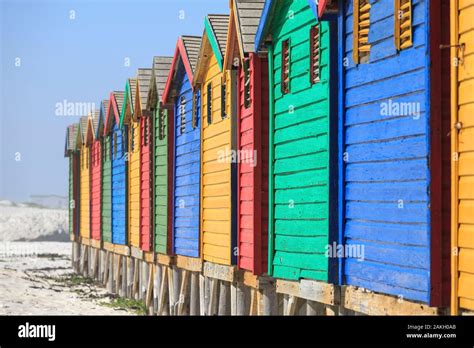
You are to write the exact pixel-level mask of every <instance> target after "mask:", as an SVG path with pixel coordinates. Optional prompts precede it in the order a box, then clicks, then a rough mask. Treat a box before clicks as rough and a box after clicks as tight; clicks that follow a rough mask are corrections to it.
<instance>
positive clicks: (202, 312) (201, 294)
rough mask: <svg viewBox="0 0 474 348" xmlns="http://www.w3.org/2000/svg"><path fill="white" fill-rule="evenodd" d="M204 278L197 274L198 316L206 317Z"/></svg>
mask: <svg viewBox="0 0 474 348" xmlns="http://www.w3.org/2000/svg"><path fill="white" fill-rule="evenodd" d="M206 304H207V303H206V278H205V277H204V276H203V275H202V274H199V314H200V315H203V316H204V315H206V309H207V306H206Z"/></svg>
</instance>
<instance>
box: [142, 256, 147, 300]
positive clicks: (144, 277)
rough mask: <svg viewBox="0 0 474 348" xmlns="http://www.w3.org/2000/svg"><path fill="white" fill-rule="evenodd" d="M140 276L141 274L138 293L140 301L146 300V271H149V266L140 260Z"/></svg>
mask: <svg viewBox="0 0 474 348" xmlns="http://www.w3.org/2000/svg"><path fill="white" fill-rule="evenodd" d="M141 263H142V270H143V272H142V276H141V293H140V299H141V300H142V301H146V290H147V285H148V273H149V267H148V263H147V262H145V261H142V262H141Z"/></svg>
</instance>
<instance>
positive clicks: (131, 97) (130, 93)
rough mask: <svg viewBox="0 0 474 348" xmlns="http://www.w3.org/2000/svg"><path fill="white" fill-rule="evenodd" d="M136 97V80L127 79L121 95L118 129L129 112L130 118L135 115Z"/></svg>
mask: <svg viewBox="0 0 474 348" xmlns="http://www.w3.org/2000/svg"><path fill="white" fill-rule="evenodd" d="M136 95H137V79H135V78H128V79H127V80H126V82H125V92H124V94H123V105H122V108H121V111H120V128H122V125H123V123H124V121H125V116H126V115H125V114H126V113H127V110H130V111H129V112H130V115H131V116H130V117H133V115H134V114H135V100H136ZM127 121H128V120H127Z"/></svg>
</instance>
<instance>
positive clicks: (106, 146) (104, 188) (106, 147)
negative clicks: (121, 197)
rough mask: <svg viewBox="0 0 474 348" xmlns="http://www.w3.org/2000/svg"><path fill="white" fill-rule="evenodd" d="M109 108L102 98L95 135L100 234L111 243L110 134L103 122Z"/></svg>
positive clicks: (107, 101) (107, 102)
mask: <svg viewBox="0 0 474 348" xmlns="http://www.w3.org/2000/svg"><path fill="white" fill-rule="evenodd" d="M108 108H109V100H103V101H102V103H101V105H100V115H99V124H98V127H97V130H96V134H97V136H99V137H101V138H102V156H101V158H102V165H101V170H102V172H101V179H102V183H101V221H100V222H101V224H100V225H101V236H102V240H103V241H104V242H107V243H112V150H111V140H110V139H111V135H110V133H107V134H104V128H105V126H104V124H105V118H106V115H107V110H108Z"/></svg>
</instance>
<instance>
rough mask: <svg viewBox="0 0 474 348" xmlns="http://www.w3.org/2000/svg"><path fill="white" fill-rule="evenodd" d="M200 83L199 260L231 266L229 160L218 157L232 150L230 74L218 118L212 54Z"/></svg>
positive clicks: (216, 78)
mask: <svg viewBox="0 0 474 348" xmlns="http://www.w3.org/2000/svg"><path fill="white" fill-rule="evenodd" d="M205 71H206V73H205V76H204V79H203V81H204V83H203V85H202V86H201V96H202V99H201V104H202V107H201V110H202V111H201V112H202V115H203V117H202V130H201V131H202V134H201V139H202V142H201V146H202V148H201V156H202V157H201V168H202V173H201V176H202V179H201V195H202V197H201V199H202V202H201V212H202V214H201V216H202V219H201V224H202V227H201V231H202V232H201V233H202V234H201V235H202V240H201V244H202V254H203V259H204V260H206V261H210V262H215V263H221V264H227V265H228V264H231V263H232V253H233V250H231V248H232V216H231V208H232V207H231V198H232V188H231V163H230V158H221V160H220V161H219V158H218V157H219V155H221V154H225V153H227V154H229V156H230V152H231V150H232V134H231V109H230V105H229V103H230V92H231V88H230V87H231V82H230V80H231V79H230V76H231V74H230V72H228V71H227V72H225V74H227V81H228V82H227V88H226V92H227V94H228V95H227V99H226V108H227V117H226V118H224V119H222V117H221V79H222V73H221V72H220V69H219V65H218V63H217V60H216V58H215V56H214V55H211V57H210V58H209V62H208V66H207V69H205ZM209 83H212V96H211V100H212V113H211V114H212V124H208V122H207V116H208V115H207V85H208V84H209Z"/></svg>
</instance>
